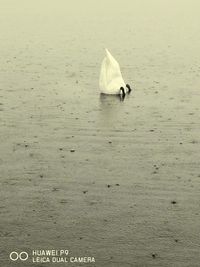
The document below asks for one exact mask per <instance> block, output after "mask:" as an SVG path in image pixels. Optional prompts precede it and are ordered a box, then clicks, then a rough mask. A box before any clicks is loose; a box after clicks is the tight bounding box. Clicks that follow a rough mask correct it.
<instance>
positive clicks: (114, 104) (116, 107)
mask: <svg viewBox="0 0 200 267" xmlns="http://www.w3.org/2000/svg"><path fill="white" fill-rule="evenodd" d="M99 100H100V101H99V106H100V110H101V112H100V118H101V122H103V124H105V126H108V124H109V125H112V124H113V123H115V122H116V120H117V119H118V115H119V114H120V113H121V112H122V110H123V109H121V108H120V107H121V105H120V102H122V101H123V100H124V98H122V97H121V96H120V95H106V94H100V97H99Z"/></svg>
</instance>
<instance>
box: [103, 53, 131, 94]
mask: <svg viewBox="0 0 200 267" xmlns="http://www.w3.org/2000/svg"><path fill="white" fill-rule="evenodd" d="M99 87H100V91H101V93H103V94H120V88H121V87H123V88H124V91H125V92H126V91H127V90H126V89H127V88H126V84H125V82H124V79H123V78H122V74H121V70H120V66H119V63H118V62H117V61H116V60H115V59H114V57H113V56H112V55H111V54H110V52H109V51H108V50H107V49H106V57H105V58H104V59H103V62H102V65H101V72H100V78H99Z"/></svg>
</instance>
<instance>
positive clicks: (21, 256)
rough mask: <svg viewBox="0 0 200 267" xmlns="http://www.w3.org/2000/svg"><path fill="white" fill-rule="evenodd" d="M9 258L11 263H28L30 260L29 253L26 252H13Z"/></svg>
mask: <svg viewBox="0 0 200 267" xmlns="http://www.w3.org/2000/svg"><path fill="white" fill-rule="evenodd" d="M9 257H10V260H11V261H17V260H21V261H26V260H28V253H27V252H25V251H22V252H20V253H18V252H16V251H12V252H11V253H10V255H9Z"/></svg>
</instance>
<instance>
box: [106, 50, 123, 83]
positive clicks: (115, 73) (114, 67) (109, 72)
mask: <svg viewBox="0 0 200 267" xmlns="http://www.w3.org/2000/svg"><path fill="white" fill-rule="evenodd" d="M106 59H107V60H106V77H107V83H110V82H112V81H113V80H115V79H119V78H120V79H121V78H122V74H121V70H120V66H119V63H118V62H117V61H116V59H115V58H114V57H113V56H112V55H111V53H110V52H109V51H108V49H106Z"/></svg>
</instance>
